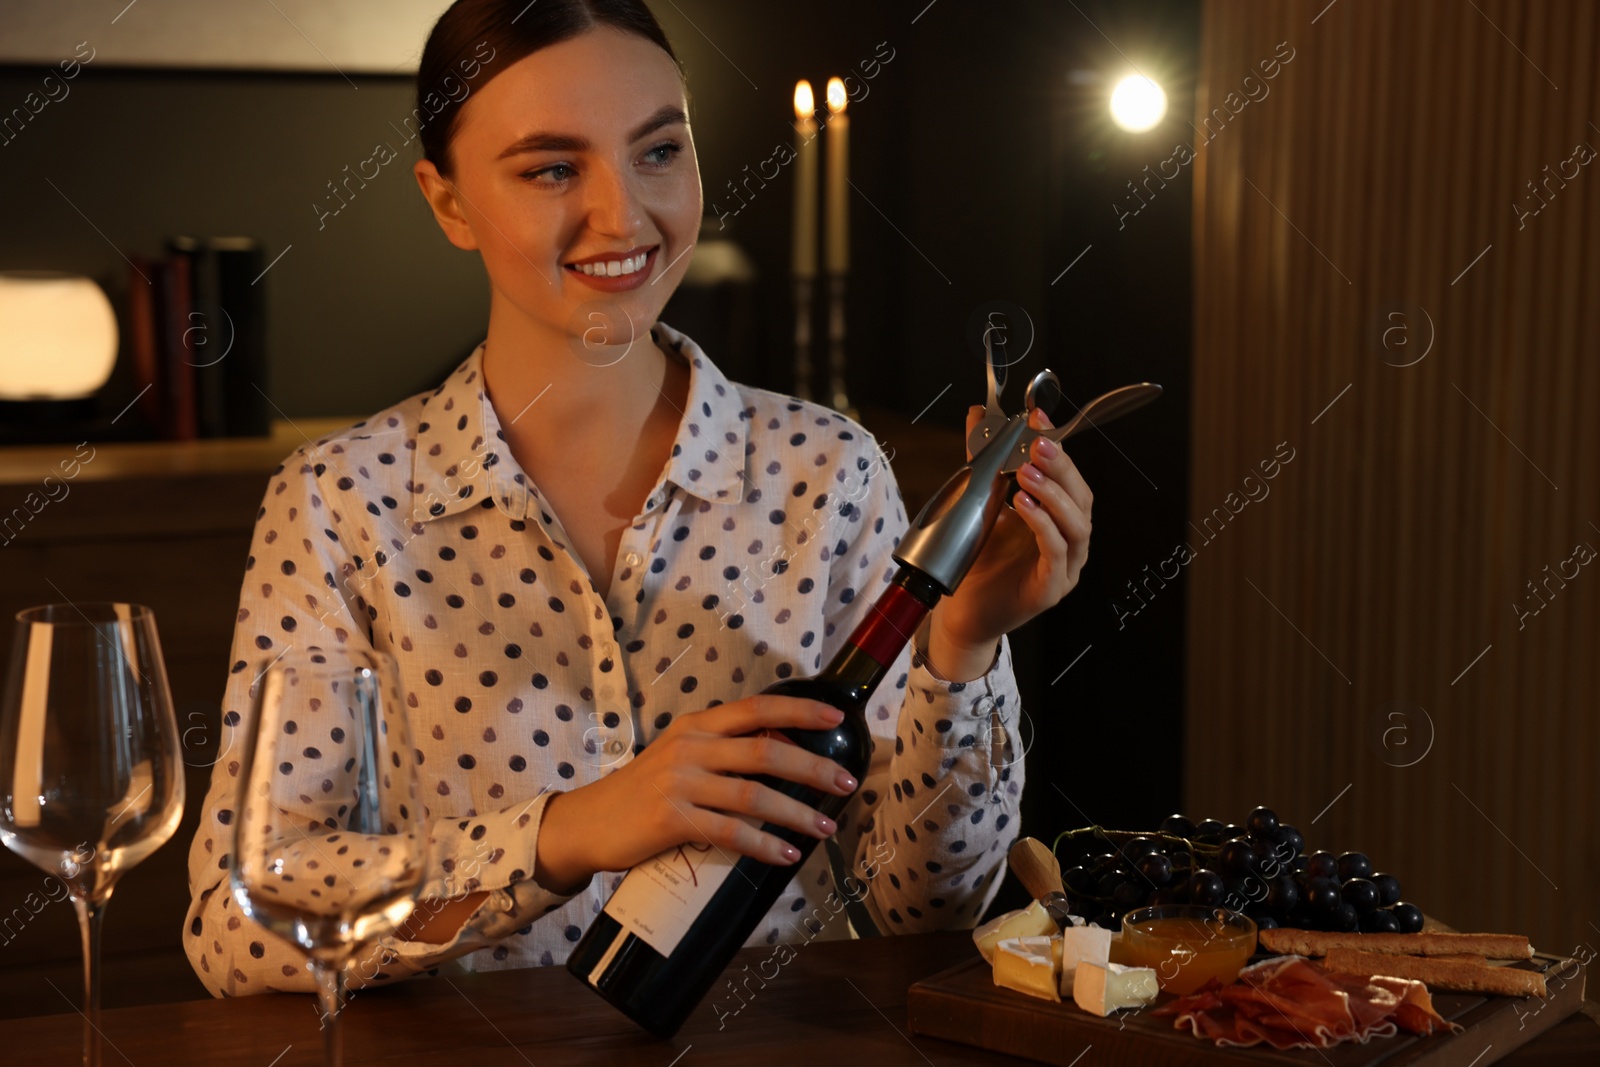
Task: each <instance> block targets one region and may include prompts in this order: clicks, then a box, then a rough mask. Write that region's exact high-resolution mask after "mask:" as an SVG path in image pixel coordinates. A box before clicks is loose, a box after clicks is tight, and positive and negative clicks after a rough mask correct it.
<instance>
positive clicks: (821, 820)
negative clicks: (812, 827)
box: [817, 815, 839, 834]
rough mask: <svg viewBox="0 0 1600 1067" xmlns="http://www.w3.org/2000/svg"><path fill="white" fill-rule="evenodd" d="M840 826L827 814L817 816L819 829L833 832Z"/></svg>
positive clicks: (828, 832) (824, 831) (826, 832)
mask: <svg viewBox="0 0 1600 1067" xmlns="http://www.w3.org/2000/svg"><path fill="white" fill-rule="evenodd" d="M838 828H839V827H838V826H836V825H834V822H833V820H832V819H830V818H828V817H827V816H826V815H818V816H817V829H819V830H821V831H822V832H823V833H825V834H831V833H833V832H834V831H835V830H837V829H838Z"/></svg>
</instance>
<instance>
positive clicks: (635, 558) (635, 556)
mask: <svg viewBox="0 0 1600 1067" xmlns="http://www.w3.org/2000/svg"><path fill="white" fill-rule="evenodd" d="M622 559H623V562H625V563H626V564H627V565H628V566H630V567H637V566H638V565H639V562H640V559H639V553H637V552H629V553H628V554H627V555H626V556H623V557H622Z"/></svg>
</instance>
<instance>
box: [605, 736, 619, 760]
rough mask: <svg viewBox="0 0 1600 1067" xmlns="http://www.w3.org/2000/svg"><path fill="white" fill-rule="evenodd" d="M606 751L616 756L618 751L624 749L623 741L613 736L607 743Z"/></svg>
mask: <svg viewBox="0 0 1600 1067" xmlns="http://www.w3.org/2000/svg"><path fill="white" fill-rule="evenodd" d="M606 751H607V752H609V753H611V755H613V756H615V755H616V754H617V753H619V752H621V751H622V742H621V741H618V740H616V739H615V738H613V739H612V740H610V741H608V742H607V743H606Z"/></svg>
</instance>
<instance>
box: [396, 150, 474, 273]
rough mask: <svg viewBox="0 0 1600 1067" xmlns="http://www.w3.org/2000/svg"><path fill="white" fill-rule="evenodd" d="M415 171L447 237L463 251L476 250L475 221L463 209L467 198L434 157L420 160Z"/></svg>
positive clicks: (434, 215)
mask: <svg viewBox="0 0 1600 1067" xmlns="http://www.w3.org/2000/svg"><path fill="white" fill-rule="evenodd" d="M412 172H413V173H414V174H415V175H416V176H417V185H418V187H420V188H421V189H422V198H423V199H424V200H426V201H427V202H428V207H430V208H432V209H433V217H434V221H436V222H438V224H439V228H440V229H441V230H443V231H444V235H445V237H446V238H447V239H448V240H449V241H450V243H451V244H453V245H455V246H456V247H457V248H459V249H461V250H463V251H472V250H473V249H476V248H477V247H478V237H477V234H475V233H473V232H472V224H471V223H469V222H468V221H467V217H466V215H465V214H464V213H463V212H462V210H461V205H462V202H463V199H464V198H462V197H460V196H458V195H457V194H456V186H455V183H454V182H452V181H451V180H450V179H449V178H446V177H445V176H444V175H442V174H440V173H439V170H438V168H437V167H435V166H434V165H433V161H432V160H427V159H419V160H417V163H416V166H414V167H413V168H412Z"/></svg>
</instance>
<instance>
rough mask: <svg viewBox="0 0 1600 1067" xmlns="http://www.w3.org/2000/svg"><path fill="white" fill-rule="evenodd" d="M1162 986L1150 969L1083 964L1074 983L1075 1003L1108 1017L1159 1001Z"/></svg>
mask: <svg viewBox="0 0 1600 1067" xmlns="http://www.w3.org/2000/svg"><path fill="white" fill-rule="evenodd" d="M1159 992H1160V986H1158V985H1157V984H1156V972H1155V970H1154V969H1153V968H1150V967H1124V966H1123V965H1122V964H1120V963H1107V964H1106V965H1105V966H1103V967H1102V966H1100V965H1099V964H1096V963H1080V964H1079V965H1078V970H1077V975H1076V977H1075V978H1074V980H1073V983H1072V1000H1073V1002H1074V1003H1075V1004H1077V1005H1078V1007H1080V1008H1082V1009H1083V1010H1084V1011H1086V1012H1090V1013H1091V1014H1094V1015H1100V1016H1106V1015H1110V1014H1111V1013H1112V1012H1114V1011H1118V1010H1120V1009H1122V1008H1142V1007H1144V1006H1145V1005H1146V1004H1149V1003H1151V1002H1152V1001H1154V1000H1155V999H1156V994H1157V993H1159Z"/></svg>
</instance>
